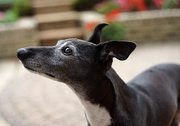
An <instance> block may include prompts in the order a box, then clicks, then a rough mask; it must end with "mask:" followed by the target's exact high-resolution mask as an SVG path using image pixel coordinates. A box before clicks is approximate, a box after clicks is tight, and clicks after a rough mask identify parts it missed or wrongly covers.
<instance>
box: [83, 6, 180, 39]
mask: <svg viewBox="0 0 180 126" xmlns="http://www.w3.org/2000/svg"><path fill="white" fill-rule="evenodd" d="M81 19H82V24H85V23H86V22H104V21H103V16H102V15H99V14H97V13H93V12H89V13H82V16H81ZM118 21H119V22H120V23H122V24H123V25H124V27H125V30H126V35H125V39H128V40H131V41H135V42H156V41H159V42H162V41H180V9H170V10H152V11H143V12H130V13H120V14H119V18H118ZM88 37H89V33H88V34H86V38H88Z"/></svg>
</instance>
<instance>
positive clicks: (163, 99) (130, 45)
mask: <svg viewBox="0 0 180 126" xmlns="http://www.w3.org/2000/svg"><path fill="white" fill-rule="evenodd" d="M107 25H108V24H106V23H101V24H99V25H97V26H96V28H95V30H94V32H93V34H92V36H91V37H90V38H89V39H88V40H86V41H85V40H80V39H65V40H59V41H58V43H57V45H55V46H50V47H28V48H22V49H19V50H18V51H17V57H18V58H19V59H20V61H21V62H22V64H23V65H24V67H25V68H27V69H28V70H30V71H33V72H37V73H40V74H42V75H46V76H48V77H50V78H52V79H55V80H57V81H60V82H64V83H66V84H67V86H69V87H70V88H71V89H72V90H73V92H74V93H75V94H76V95H77V96H78V98H79V99H80V101H81V103H82V105H83V106H84V108H85V116H86V119H87V123H88V126H178V121H179V120H178V111H179V101H180V100H179V96H180V95H179V92H180V65H177V64H160V65H156V66H154V67H151V68H149V69H147V70H145V71H144V72H142V73H140V74H139V75H138V76H136V77H135V78H134V79H132V80H131V81H130V82H128V83H127V84H125V83H124V81H123V80H122V79H121V78H120V77H119V76H118V75H117V73H116V72H115V70H114V69H113V68H112V67H111V65H112V62H113V58H114V57H115V58H117V59H119V60H126V59H127V58H128V57H129V55H130V54H131V52H132V51H133V50H134V49H135V48H136V44H135V43H134V42H130V41H107V42H103V43H100V41H101V32H102V29H103V28H104V27H105V26H107Z"/></svg>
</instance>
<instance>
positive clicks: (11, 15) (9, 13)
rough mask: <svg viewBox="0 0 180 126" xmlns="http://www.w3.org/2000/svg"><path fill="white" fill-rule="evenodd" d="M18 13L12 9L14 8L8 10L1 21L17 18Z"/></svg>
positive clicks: (10, 20)
mask: <svg viewBox="0 0 180 126" xmlns="http://www.w3.org/2000/svg"><path fill="white" fill-rule="evenodd" d="M17 18H18V15H17V13H16V12H14V11H12V10H8V11H6V13H5V16H4V17H3V19H2V20H0V22H12V21H15V20H17Z"/></svg>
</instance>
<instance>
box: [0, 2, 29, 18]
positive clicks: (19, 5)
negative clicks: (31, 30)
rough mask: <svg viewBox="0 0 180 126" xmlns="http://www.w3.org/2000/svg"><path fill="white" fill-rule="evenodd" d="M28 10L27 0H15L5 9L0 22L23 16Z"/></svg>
mask: <svg viewBox="0 0 180 126" xmlns="http://www.w3.org/2000/svg"><path fill="white" fill-rule="evenodd" d="M29 11H30V2H29V0H17V1H16V2H15V3H14V4H13V6H12V8H11V9H9V10H7V11H6V12H5V13H4V14H3V17H2V18H1V20H0V22H11V21H15V20H17V19H18V17H19V16H24V15H26V14H27V13H28V12H29Z"/></svg>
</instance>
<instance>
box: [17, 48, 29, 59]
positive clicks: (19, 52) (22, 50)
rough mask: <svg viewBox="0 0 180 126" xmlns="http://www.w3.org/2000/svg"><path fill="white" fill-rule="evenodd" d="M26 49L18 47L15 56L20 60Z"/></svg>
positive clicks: (25, 54) (25, 53)
mask: <svg viewBox="0 0 180 126" xmlns="http://www.w3.org/2000/svg"><path fill="white" fill-rule="evenodd" d="M27 52H28V51H27V49H24V48H21V49H18V51H17V57H18V58H19V59H20V60H23V59H24V58H25V57H26V56H27Z"/></svg>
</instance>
